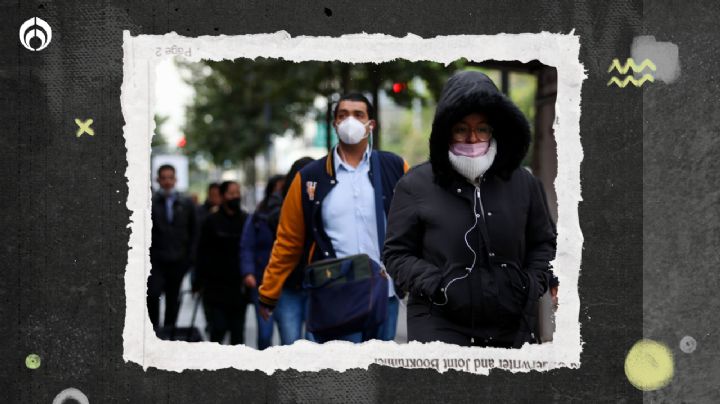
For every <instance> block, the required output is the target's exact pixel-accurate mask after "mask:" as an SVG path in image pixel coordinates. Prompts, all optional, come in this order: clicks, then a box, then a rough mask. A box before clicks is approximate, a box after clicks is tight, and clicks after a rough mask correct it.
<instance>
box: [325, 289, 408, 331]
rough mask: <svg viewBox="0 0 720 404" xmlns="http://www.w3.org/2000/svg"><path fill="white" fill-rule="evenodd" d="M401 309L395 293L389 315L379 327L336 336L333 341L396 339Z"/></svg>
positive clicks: (389, 301)
mask: <svg viewBox="0 0 720 404" xmlns="http://www.w3.org/2000/svg"><path fill="white" fill-rule="evenodd" d="M399 310H400V300H399V299H398V298H397V296H395V295H393V296H392V297H390V298H389V299H388V305H387V317H386V318H385V321H383V322H382V324H380V326H379V327H378V328H376V329H375V330H370V331H366V332H362V331H361V332H355V333H352V334H347V335H343V336H342V337H338V338H334V339H333V341H350V342H365V341H370V340H371V339H378V340H381V341H392V340H394V339H395V332H396V331H397V319H398V312H399ZM323 342H327V341H323Z"/></svg>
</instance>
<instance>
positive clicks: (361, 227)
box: [322, 146, 395, 297]
mask: <svg viewBox="0 0 720 404" xmlns="http://www.w3.org/2000/svg"><path fill="white" fill-rule="evenodd" d="M333 156H334V165H335V179H336V181H337V183H336V184H335V186H334V187H333V189H332V190H331V191H330V193H328V194H327V196H326V197H325V199H324V200H323V203H322V220H323V225H324V227H325V232H326V233H327V235H328V236H329V237H330V241H331V242H332V246H333V248H334V249H335V254H336V256H337V257H346V256H348V255H354V254H362V253H364V254H367V255H368V256H369V257H370V258H372V259H373V260H375V262H378V263H380V262H382V261H380V246H378V233H377V222H376V221H375V189H374V188H373V186H372V183H371V182H370V177H369V176H368V172H369V171H370V147H369V146H368V149H367V150H366V151H365V154H363V158H362V160H361V161H360V164H358V166H357V167H353V166H351V165H349V164H347V163H345V162H344V161H343V160H342V159H341V158H340V155H339V154H338V147H337V146H335V148H334V149H333ZM384 216H385V215H384V214H383V225H387V219H386V218H385V217H384ZM388 290H389V296H391V297H392V296H393V295H394V294H395V288H394V287H393V282H392V279H389V287H388Z"/></svg>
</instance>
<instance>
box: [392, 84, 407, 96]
mask: <svg viewBox="0 0 720 404" xmlns="http://www.w3.org/2000/svg"><path fill="white" fill-rule="evenodd" d="M406 88H407V84H405V83H393V85H392V91H393V93H396V94H397V93H399V92H401V91H403V90H405V89H406Z"/></svg>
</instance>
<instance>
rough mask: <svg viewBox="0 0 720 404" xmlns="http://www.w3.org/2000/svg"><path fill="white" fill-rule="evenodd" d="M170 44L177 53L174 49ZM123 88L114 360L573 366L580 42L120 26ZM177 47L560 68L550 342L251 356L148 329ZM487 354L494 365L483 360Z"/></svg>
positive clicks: (233, 54)
mask: <svg viewBox="0 0 720 404" xmlns="http://www.w3.org/2000/svg"><path fill="white" fill-rule="evenodd" d="M173 46H174V47H175V48H173ZM123 51H124V57H123V84H122V93H121V104H122V113H123V117H124V118H125V126H124V128H123V131H124V136H125V145H126V147H127V160H128V167H127V171H126V177H127V179H128V187H129V193H128V200H127V207H128V209H130V211H131V212H132V213H131V216H130V224H129V227H130V228H131V231H132V232H131V235H130V241H129V243H128V245H129V247H130V249H129V251H128V264H127V268H126V271H125V297H126V301H127V305H126V311H125V328H124V330H123V359H124V360H125V361H132V362H135V363H138V364H140V365H141V366H142V367H143V368H144V369H147V368H148V367H150V366H152V367H155V368H158V369H165V370H172V371H182V370H184V369H222V368H228V367H233V368H236V369H242V370H261V371H263V372H266V373H268V374H272V373H273V372H274V371H275V370H278V369H288V368H293V369H296V370H299V371H318V370H321V369H334V370H338V371H344V370H347V369H351V368H363V369H367V368H368V366H369V365H370V364H373V363H378V364H384V365H388V366H402V367H431V368H436V369H437V370H438V371H440V372H444V371H445V370H447V369H449V366H448V365H449V363H448V362H447V361H446V360H448V359H461V361H460V362H457V363H455V365H456V367H457V368H458V369H460V370H464V371H468V372H473V373H482V374H487V373H488V371H489V369H490V368H502V369H506V370H511V371H529V370H531V369H535V370H548V369H552V368H557V367H566V366H567V367H571V368H577V367H579V364H580V352H581V351H582V341H581V338H580V323H579V321H578V320H579V316H580V298H579V295H578V288H577V285H578V276H579V273H580V260H581V255H582V245H583V236H582V232H581V230H580V222H579V218H578V202H579V201H580V200H581V196H580V162H581V161H582V157H583V152H582V146H581V144H580V100H581V97H580V89H581V85H582V82H583V80H584V79H585V78H586V75H585V70H584V68H583V65H582V64H581V63H580V61H579V52H580V38H579V37H578V36H576V35H574V30H573V32H571V33H570V34H552V33H548V32H542V33H539V34H530V33H525V34H498V35H453V36H439V37H435V38H430V39H424V38H421V37H418V36H415V35H411V34H408V35H407V36H405V37H404V38H397V37H392V36H388V35H383V34H372V35H368V34H353V35H343V36H342V37H339V38H331V37H306V36H300V37H291V36H290V35H289V34H288V33H287V32H284V31H281V32H277V33H274V34H260V35H239V36H225V35H221V36H204V37H199V38H188V37H183V36H180V35H177V34H176V33H170V34H167V35H140V36H135V37H133V36H131V35H130V32H129V31H124V32H123ZM177 54H181V55H182V56H183V57H185V58H186V59H187V60H189V61H200V60H201V59H211V60H222V59H230V60H232V59H235V58H238V57H246V58H256V57H266V58H279V57H282V58H283V59H285V60H290V61H296V62H300V61H308V60H318V61H334V60H339V61H343V62H351V63H363V62H376V63H377V62H386V61H391V60H393V59H397V58H402V59H407V60H410V61H423V60H426V61H436V62H440V63H444V64H448V63H450V62H452V61H454V60H457V59H460V58H466V59H468V60H471V61H477V62H480V61H483V60H489V59H493V60H518V61H520V62H529V61H531V60H534V59H537V60H538V61H540V62H542V63H543V64H545V65H548V66H554V67H555V68H557V76H558V80H557V98H556V104H555V114H556V120H555V124H554V125H553V128H554V130H555V137H556V141H557V155H558V170H557V177H556V179H555V189H556V191H557V201H558V223H557V228H558V234H559V235H558V254H557V258H556V260H555V261H554V267H555V272H556V274H557V276H558V277H559V279H560V284H561V285H562V286H561V299H562V304H561V305H560V307H559V309H558V311H557V313H556V324H557V326H556V332H555V335H554V341H553V342H551V343H545V344H541V345H526V346H525V347H523V348H522V349H520V350H517V349H514V350H513V349H498V348H476V347H472V348H471V347H460V346H456V345H450V344H444V343H439V342H436V343H429V344H421V343H418V342H411V343H408V344H396V343H395V342H384V341H370V342H366V343H363V344H352V343H349V342H340V341H335V342H330V343H326V344H324V345H319V344H316V343H312V342H309V341H304V340H301V341H298V342H297V343H295V344H293V345H291V346H276V347H271V348H269V349H266V350H264V351H257V350H255V349H252V348H249V347H246V346H226V345H219V344H215V343H210V342H199V343H187V342H178V341H163V340H160V339H158V338H157V337H156V336H155V334H154V333H153V331H152V325H151V324H150V319H149V317H148V314H147V309H146V284H147V277H148V274H149V271H150V256H149V248H150V241H151V240H150V238H151V225H152V223H151V218H150V212H151V209H150V197H151V194H150V192H151V190H150V176H149V175H148V173H149V172H150V142H151V139H152V134H153V127H154V121H153V111H154V109H153V107H152V106H153V105H154V95H153V91H154V84H153V83H154V80H155V77H154V74H155V66H156V64H157V63H158V62H159V61H160V60H162V59H163V58H168V57H174V56H175V55H177ZM489 359H492V361H493V362H492V363H490V362H488V360H489Z"/></svg>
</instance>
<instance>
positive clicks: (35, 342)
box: [0, 0, 720, 403]
mask: <svg viewBox="0 0 720 404" xmlns="http://www.w3.org/2000/svg"><path fill="white" fill-rule="evenodd" d="M223 3H224V4H210V3H207V2H204V1H178V2H174V1H167V2H153V1H87V2H84V3H83V2H78V1H63V2H62V3H61V4H60V3H58V2H38V1H24V0H23V1H22V2H21V1H19V0H18V1H16V2H12V3H11V2H6V1H4V2H3V3H2V6H1V7H2V8H0V32H2V39H1V43H0V63H1V64H2V65H1V69H0V99H1V100H2V105H3V107H2V108H1V109H0V139H2V147H0V174H1V175H2V178H1V179H0V181H2V183H1V184H2V192H0V201H2V210H3V214H2V216H0V217H1V220H2V222H0V225H1V226H2V227H0V228H1V229H2V230H3V232H2V234H3V237H2V249H1V250H0V251H1V253H2V256H1V257H0V258H1V260H0V262H2V282H0V299H2V304H1V305H0V320H2V323H1V324H2V326H1V327H0V341H1V342H0V354H1V356H0V392H2V397H1V398H0V401H2V402H22V403H26V402H39V403H49V402H51V400H52V398H53V397H55V395H56V394H58V393H59V392H60V391H61V390H63V389H65V388H68V387H75V388H78V389H79V390H81V391H83V392H84V393H85V394H86V395H87V396H88V397H89V399H90V402H92V403H109V402H133V403H139V402H148V403H154V402H167V403H193V402H265V401H268V402H354V401H359V402H374V401H376V402H477V401H491V400H492V401H500V402H503V401H509V400H510V398H512V401H523V402H524V401H533V402H549V401H552V402H567V401H585V402H602V401H605V402H639V401H640V400H642V398H643V394H642V393H641V392H640V391H638V390H636V389H635V388H634V387H632V386H631V385H630V383H628V381H627V379H626V377H625V374H624V371H623V365H624V357H625V354H626V353H627V350H628V349H629V348H630V347H631V346H632V344H633V343H634V342H635V341H637V340H638V339H640V338H642V337H643V333H645V335H646V336H647V337H649V338H653V339H656V340H658V341H661V342H664V343H666V344H668V345H669V346H670V348H671V349H672V350H673V353H674V355H675V359H676V375H675V379H674V380H673V382H672V383H671V384H670V386H668V387H666V388H665V389H663V390H661V391H658V392H654V393H648V394H646V395H645V398H646V399H657V400H667V401H679V400H680V399H683V400H686V401H695V400H701V401H708V402H712V401H717V400H718V399H719V397H718V392H717V388H716V386H715V383H714V382H713V379H717V374H718V370H720V369H718V365H714V363H713V362H712V361H713V360H714V359H716V358H717V354H718V352H720V350H719V349H718V342H717V333H716V328H718V326H717V325H715V323H716V321H715V319H714V317H708V316H704V315H701V314H700V313H701V312H704V311H705V310H707V308H708V306H711V308H715V309H717V308H718V300H717V299H715V302H714V303H712V302H711V300H710V299H708V296H713V295H712V294H711V293H712V292H713V291H714V290H713V289H711V288H714V287H715V285H717V284H718V279H717V275H715V276H709V275H711V274H714V273H716V272H715V265H716V264H717V262H718V254H717V253H716V250H717V245H718V238H719V234H720V233H719V231H718V230H719V227H720V226H719V225H718V221H717V209H718V208H717V206H718V204H717V199H718V196H719V195H720V194H719V193H718V191H717V189H718V188H717V186H716V185H718V182H720V180H718V179H717V177H716V175H715V174H716V169H717V168H718V163H717V161H718V158H717V151H718V148H719V146H718V143H717V142H713V138H714V137H715V136H716V135H717V133H718V129H720V116H718V114H717V108H716V101H717V90H718V84H717V81H714V80H713V79H717V71H716V70H715V68H716V67H715V65H714V64H715V62H717V55H718V54H720V52H719V50H718V45H717V40H718V35H717V33H718V31H719V29H718V24H717V20H718V18H717V17H718V11H717V10H716V8H717V7H715V8H714V9H711V7H710V6H706V7H705V8H704V9H703V8H702V6H698V7H695V8H693V9H689V8H682V7H681V4H684V3H680V2H676V3H675V5H674V6H669V5H662V6H661V5H659V4H656V3H653V4H649V3H648V4H646V6H645V9H644V8H643V4H642V3H641V2H640V1H633V2H625V1H606V2H590V1H561V2H557V1H554V0H546V1H539V2H537V1H533V2H530V1H528V2H513V4H510V3H509V2H492V3H491V2H485V3H487V4H482V3H481V2H477V1H465V2H459V1H444V2H426V3H420V2H408V1H405V2H397V3H393V4H385V2H384V1H375V0H366V1H363V2H348V1H342V2H340V1H328V2H317V1H314V2H307V3H308V4H300V2H296V3H295V4H286V2H284V1H248V2H245V1H244V2H239V1H224V2H223ZM500 3H503V4H504V6H501V5H500ZM707 4H712V2H707ZM326 7H327V8H328V9H330V10H331V11H332V16H329V17H328V16H327V15H326V13H325V8H326ZM686 7H687V6H686ZM33 16H37V17H41V18H43V19H44V20H46V21H47V22H48V23H49V24H50V26H51V27H52V29H53V40H52V43H51V44H50V46H49V47H48V48H46V49H45V50H43V51H41V52H37V53H34V52H29V51H27V50H26V49H25V48H23V47H22V46H21V45H20V44H19V42H18V28H19V26H20V25H21V24H22V22H23V21H25V20H26V19H28V18H30V17H33ZM705 24H707V26H705ZM123 29H128V30H130V31H131V33H132V34H133V35H139V34H164V33H167V32H170V31H176V32H177V33H179V34H182V35H187V36H198V35H215V34H220V33H223V34H248V33H266V32H275V31H278V30H286V31H288V32H289V33H290V34H292V35H331V36H337V35H340V34H342V33H356V32H363V31H364V32H368V33H375V32H382V33H387V34H391V35H396V36H404V35H405V34H406V33H408V32H411V33H414V34H417V35H420V36H423V37H433V36H436V35H441V34H495V33H499V32H507V33H520V32H539V31H543V30H545V31H549V32H558V33H569V32H570V31H571V30H572V29H575V34H576V35H579V36H580V42H581V51H580V61H581V62H582V63H583V64H584V66H585V68H586V70H587V74H588V76H589V78H588V79H587V80H586V81H585V82H584V85H583V88H582V118H581V122H580V123H581V136H582V144H583V148H584V154H585V158H584V161H583V164H582V173H581V178H582V196H583V199H584V201H583V202H581V204H580V224H581V227H582V231H583V234H584V237H585V244H584V246H585V248H584V252H583V257H582V258H583V261H582V272H581V277H580V295H581V313H580V318H579V321H580V322H581V324H582V329H581V332H582V338H583V341H584V343H585V345H584V352H583V354H582V367H581V368H580V369H579V370H569V369H562V370H555V371H552V372H549V373H537V372H533V373H530V374H511V373H507V372H502V371H493V372H492V374H491V375H490V376H489V377H488V376H476V375H469V374H462V373H456V372H449V373H446V374H442V375H440V374H438V373H436V372H434V371H430V370H412V371H411V370H405V369H391V368H383V367H378V366H372V367H371V369H370V370H369V371H361V370H355V371H348V372H345V373H338V372H334V371H323V372H320V373H300V372H295V371H286V372H277V373H276V374H274V375H273V376H267V375H265V374H263V373H261V372H240V371H237V370H234V369H227V370H221V371H214V372H207V371H185V372H182V374H178V373H175V372H167V371H158V370H155V369H149V370H148V371H143V370H142V368H140V367H139V366H138V365H136V364H131V363H125V362H124V361H123V360H122V330H123V321H124V308H125V296H124V283H123V276H124V271H125V265H126V261H127V242H128V237H129V230H128V229H127V225H128V222H129V211H128V210H127V209H126V207H125V199H126V197H127V190H128V189H127V185H126V182H125V177H124V173H125V168H126V162H125V153H126V150H125V145H124V139H123V133H122V126H123V117H122V114H121V109H120V85H121V82H122V56H123V55H122V47H121V46H122V30H123ZM641 34H650V35H655V36H656V37H657V40H658V41H672V42H675V43H676V44H678V45H679V46H680V58H681V64H682V68H683V70H682V73H681V76H680V78H679V80H678V81H677V82H676V83H674V84H671V85H666V84H664V83H659V82H656V83H646V85H645V87H644V88H643V89H642V90H641V89H637V88H634V87H632V86H631V87H628V88H625V89H618V88H616V87H614V86H613V87H607V86H606V83H607V80H608V79H609V75H608V73H607V67H608V66H609V64H610V62H611V60H612V59H613V58H620V59H621V60H624V59H625V58H627V57H629V56H630V44H631V42H632V38H633V37H634V36H636V35H641ZM713 34H714V35H713ZM713 59H714V60H713ZM708 81H709V82H708ZM88 117H92V118H93V119H94V120H95V122H94V124H93V125H92V127H93V128H94V130H95V136H94V137H90V136H87V135H83V136H82V137H81V138H76V137H75V131H76V129H77V126H76V125H75V123H74V122H73V120H74V118H88ZM713 185H715V186H713ZM117 191H119V192H117ZM643 275H644V278H643ZM643 281H644V285H643ZM643 286H644V288H643ZM643 292H644V297H645V299H644V301H643ZM643 310H644V317H643ZM706 334H707V335H706ZM684 335H691V336H693V337H695V338H696V339H697V341H698V349H697V351H695V352H694V353H692V354H685V353H683V352H681V351H680V350H679V349H678V345H677V344H678V342H679V339H680V338H681V337H682V336H684ZM30 353H37V354H39V355H40V356H41V357H42V360H43V362H42V366H41V367H40V369H37V370H30V369H27V368H26V367H25V364H24V359H25V357H26V356H27V355H28V354H30Z"/></svg>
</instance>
